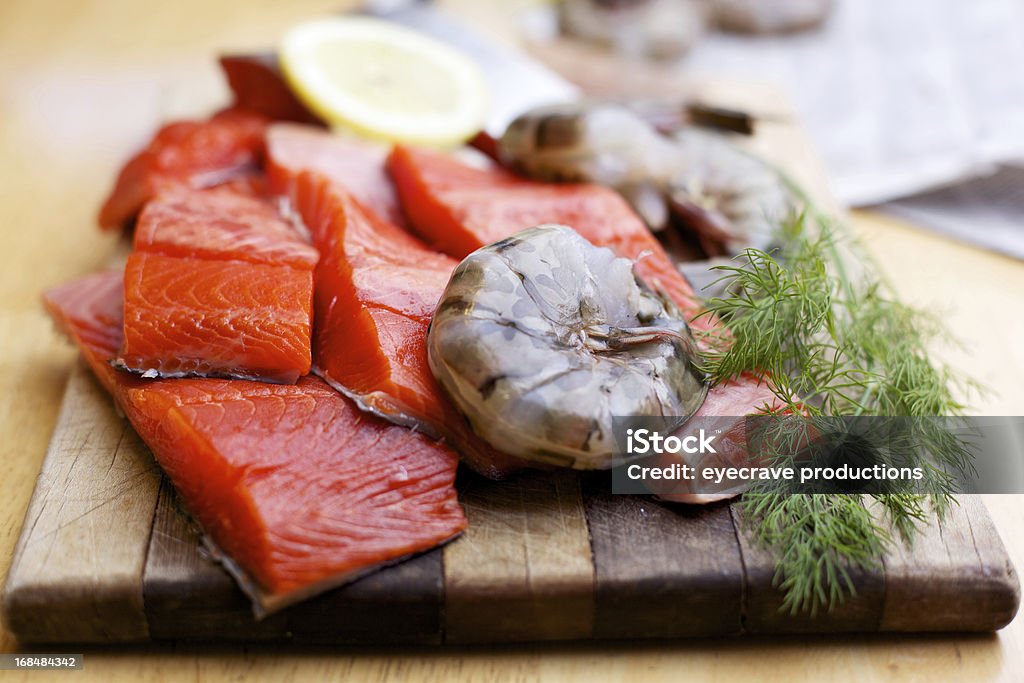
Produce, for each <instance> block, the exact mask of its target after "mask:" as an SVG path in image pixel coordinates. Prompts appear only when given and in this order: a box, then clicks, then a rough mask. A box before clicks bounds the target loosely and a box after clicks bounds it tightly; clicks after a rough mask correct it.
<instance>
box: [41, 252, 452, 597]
mask: <svg viewBox="0 0 1024 683" xmlns="http://www.w3.org/2000/svg"><path fill="white" fill-rule="evenodd" d="M44 300H45V303H46V306H47V308H48V309H49V311H50V313H51V315H52V316H53V317H54V319H55V320H56V321H57V323H58V324H59V325H60V326H61V327H62V328H63V329H64V330H65V331H66V332H67V333H68V334H69V335H70V337H71V338H72V339H73V340H74V341H75V343H76V344H77V345H78V346H79V348H80V349H81V351H82V354H83V355H84V357H85V358H86V360H87V362H88V363H89V365H90V367H91V368H92V370H93V372H94V373H95V374H96V376H97V377H98V378H99V379H100V381H101V383H102V384H103V385H104V386H105V387H106V388H107V390H108V391H110V392H111V394H112V395H113V397H114V399H115V400H116V401H117V403H118V405H119V406H120V407H121V408H122V410H123V411H124V413H125V415H126V416H127V417H128V419H129V420H130V421H131V423H132V425H133V426H134V427H135V429H136V430H137V431H138V433H139V435H140V436H141V437H142V440H143V441H144V442H145V443H146V444H147V445H149V447H150V448H151V449H152V451H153V455H154V456H155V457H156V460H157V462H158V463H159V464H160V466H161V467H162V468H163V470H164V471H165V472H166V473H167V475H168V476H169V477H170V479H171V481H172V482H173V484H174V486H175V488H176V489H177V490H178V492H179V494H180V495H181V498H182V500H183V502H184V504H185V506H186V507H187V508H188V510H189V512H190V513H191V514H192V515H193V516H194V517H195V519H196V520H197V521H198V522H199V524H200V525H201V526H202V528H203V530H204V531H205V532H206V534H207V535H208V536H209V538H210V539H211V540H212V542H213V543H214V544H215V545H216V547H217V548H218V549H219V550H220V551H222V552H223V553H225V554H226V555H227V557H228V558H229V562H228V563H227V564H228V566H229V568H230V569H231V570H232V571H233V572H234V573H235V574H236V576H237V577H238V578H239V579H240V581H241V582H242V585H243V587H244V588H246V589H247V590H248V591H249V592H250V593H251V594H252V595H253V596H254V598H255V599H256V600H257V606H258V609H259V610H264V611H273V610H276V609H279V608H281V607H283V606H285V605H288V604H291V603H293V602H295V601H297V600H300V599H303V598H305V597H308V596H310V595H312V594H315V593H317V592H320V591H323V590H326V589H327V588H329V587H332V586H336V585H340V584H342V583H345V582H348V581H351V580H353V579H355V578H357V577H359V576H361V575H363V574H366V573H367V572H369V571H372V570H373V569H374V568H377V567H380V566H382V565H386V564H391V563H393V562H395V561H398V560H399V559H401V558H404V557H406V556H409V555H411V554H415V553H419V552H423V551H425V550H428V549H430V548H433V547H435V546H437V545H438V544H440V543H444V542H445V541H447V540H449V539H451V538H453V537H455V536H457V535H458V534H459V533H461V532H462V531H463V530H464V529H465V528H466V520H465V517H464V515H463V513H462V509H461V508H460V507H459V504H458V502H457V499H456V494H455V489H454V480H455V470H456V466H457V459H456V457H455V455H454V454H453V453H452V452H451V451H450V450H448V449H447V448H446V447H445V446H443V445H441V444H439V443H437V442H435V441H433V440H431V439H428V438H426V437H425V436H423V435H421V434H417V433H415V432H413V431H411V430H408V429H405V428H403V427H398V426H395V425H391V424H389V423H387V422H385V421H382V420H379V419H378V418H376V417H374V416H372V415H368V414H366V413H365V412H363V411H360V410H359V409H358V408H357V407H356V406H355V405H354V404H353V403H352V402H351V401H350V400H348V399H347V398H345V397H344V396H342V395H341V394H339V393H338V392H336V391H334V390H333V389H331V388H330V387H329V386H327V385H326V384H325V383H324V382H323V381H322V380H320V379H318V378H315V377H305V378H302V379H301V380H300V381H299V383H298V384H295V385H273V384H266V383H263V382H252V381H247V380H220V379H170V380H156V381H145V380H141V379H138V378H136V377H134V376H132V375H129V374H126V373H122V372H119V371H117V370H115V369H114V368H112V367H111V366H110V364H109V361H110V359H111V358H112V357H113V355H114V354H115V353H116V351H117V349H118V347H119V345H120V342H121V340H120V336H121V334H120V330H121V325H120V323H121V321H120V317H121V301H122V292H121V276H120V273H114V272H110V273H99V274H96V275H92V276H88V277H86V278H83V279H81V280H77V281H75V282H71V283H68V284H66V285H63V286H60V287H57V288H55V289H52V290H50V291H49V292H47V294H46V295H45V297H44Z"/></svg>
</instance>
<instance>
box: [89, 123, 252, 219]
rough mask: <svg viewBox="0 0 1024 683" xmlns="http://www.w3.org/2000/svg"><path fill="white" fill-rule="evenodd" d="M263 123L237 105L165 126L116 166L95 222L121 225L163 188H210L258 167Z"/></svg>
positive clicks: (162, 190) (163, 189)
mask: <svg viewBox="0 0 1024 683" xmlns="http://www.w3.org/2000/svg"><path fill="white" fill-rule="evenodd" d="M266 126H267V118H266V117H264V116H261V115H259V114H255V113H252V112H247V111H243V110H238V109H227V110H225V111H222V112H219V113H217V114H215V115H214V116H213V117H211V118H210V119H209V120H207V121H179V122H177V123H170V124H168V125H166V126H164V127H163V128H161V129H160V130H159V131H158V132H157V134H156V136H154V137H153V139H152V140H151V141H150V142H149V144H148V145H147V146H146V147H145V149H143V150H141V151H140V152H139V153H138V154H136V155H135V156H134V157H132V158H131V159H130V160H129V161H128V163H127V164H125V166H124V168H122V169H121V172H120V174H119V175H118V177H117V182H116V183H115V185H114V189H113V190H112V191H111V193H110V196H109V197H107V199H106V201H105V202H104V203H103V206H102V208H101V209H100V214H99V223H100V226H102V227H104V228H107V229H116V228H120V227H122V226H123V225H125V224H126V223H128V222H129V221H131V219H133V218H134V217H135V215H136V214H137V213H138V212H139V210H141V209H142V207H143V205H145V203H146V202H148V201H149V200H151V199H153V198H155V197H157V196H159V195H160V194H161V193H162V192H164V191H166V190H170V189H176V188H182V187H185V188H200V187H210V186H213V185H218V184H220V183H223V182H225V181H229V180H232V179H234V178H238V177H239V176H243V175H245V174H247V173H250V172H253V171H255V170H257V168H258V165H259V162H260V159H261V158H262V156H263V132H264V130H265V128H266Z"/></svg>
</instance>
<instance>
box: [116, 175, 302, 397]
mask: <svg viewBox="0 0 1024 683" xmlns="http://www.w3.org/2000/svg"><path fill="white" fill-rule="evenodd" d="M316 262H317V252H316V250H315V249H314V248H313V247H311V246H310V245H309V244H306V243H305V242H303V241H302V240H301V239H300V238H299V235H298V233H297V232H296V230H295V229H294V228H293V227H292V226H291V225H290V224H289V223H287V222H285V221H284V220H282V219H281V218H280V217H279V216H278V214H277V211H276V210H275V209H274V207H273V205H272V204H270V202H268V201H265V200H262V199H258V198H256V197H253V196H249V195H248V194H246V193H244V192H240V191H238V190H235V189H232V188H216V189H212V190H175V191H171V192H169V193H165V194H164V195H163V196H161V197H160V198H158V199H154V200H152V201H151V202H149V203H148V204H147V205H146V208H145V209H144V210H143V211H142V213H141V214H140V216H139V220H138V225H137V227H136V231H135V251H134V252H133V253H132V254H131V256H129V257H128V264H127V266H126V268H125V275H124V284H125V316H124V344H123V347H122V349H121V354H120V356H119V357H118V360H117V363H118V365H119V366H120V367H122V368H124V369H127V370H131V371H133V372H139V373H143V374H144V375H145V376H160V377H181V376H186V375H199V376H222V377H248V378H261V379H267V380H271V381H276V382H286V383H294V382H295V381H296V380H297V379H298V378H299V377H300V376H302V375H304V374H306V373H308V372H309V368H310V364H311V335H312V307H313V267H314V266H315V265H316Z"/></svg>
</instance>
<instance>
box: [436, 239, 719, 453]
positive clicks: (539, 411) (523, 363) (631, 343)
mask: <svg viewBox="0 0 1024 683" xmlns="http://www.w3.org/2000/svg"><path fill="white" fill-rule="evenodd" d="M427 350H428V359H429V362H430V369H431V371H432V372H433V374H434V376H435V377H436V378H437V380H438V382H439V383H440V384H441V386H442V387H443V388H444V389H445V391H446V392H447V393H448V395H449V396H450V397H451V399H452V401H453V402H454V403H455V405H456V407H458V408H459V410H461V411H462V412H463V414H465V415H466V417H467V418H468V419H469V422H470V424H471V425H472V427H473V429H474V431H476V432H477V434H479V435H480V436H481V437H482V438H484V439H485V440H486V441H488V442H489V443H490V444H491V445H493V446H494V447H495V448H498V449H500V450H502V451H504V452H506V453H509V454H511V455H515V456H519V457H521V458H524V459H527V460H532V461H535V462H541V463H545V464H551V465H557V466H564V467H573V468H576V469H599V468H608V467H611V465H612V456H613V454H614V452H615V451H616V448H615V439H614V434H613V418H615V417H630V416H638V415H645V416H646V415H653V416H665V417H669V418H675V421H674V422H673V423H674V424H676V425H677V424H679V423H681V422H682V421H683V420H684V419H685V418H686V417H687V416H689V415H692V414H693V413H694V412H695V411H696V410H697V409H698V408H700V406H701V404H702V403H703V402H704V397H705V396H706V394H707V384H706V383H705V380H704V376H703V374H702V373H701V372H700V371H699V370H698V368H697V367H696V365H695V359H696V357H697V356H696V347H695V345H694V342H693V338H692V336H691V335H690V330H689V327H688V326H687V324H686V322H685V321H684V320H683V318H682V317H681V316H680V315H679V314H678V312H676V311H675V310H674V307H673V306H672V305H671V304H669V303H667V302H666V301H665V300H663V299H662V298H660V297H659V296H658V295H656V294H655V293H653V292H651V291H650V290H648V289H647V288H646V287H644V286H643V285H641V284H640V283H639V282H638V281H637V279H636V277H635V276H634V274H633V264H632V262H631V261H629V260H628V259H623V258H618V257H616V256H615V255H614V254H613V253H612V252H611V251H610V250H608V249H605V248H600V247H595V246H593V245H592V244H590V243H589V242H587V241H586V240H585V239H584V238H583V237H581V236H580V235H579V234H578V233H576V231H574V230H572V229H571V228H568V227H565V226H559V225H543V226H538V227H535V228H531V229H529V230H526V231H524V232H521V233H519V234H517V235H515V236H513V237H509V238H507V239H504V240H501V241H499V242H496V243H494V244H491V245H488V246H486V247H483V248H481V249H478V250H477V251H475V252H473V253H472V254H470V255H469V256H467V257H466V259H465V260H463V261H462V263H461V264H459V266H458V268H456V269H455V272H454V273H453V275H452V277H451V280H450V281H449V283H448V286H447V288H446V289H445V292H444V294H443V296H442V297H441V301H440V302H439V303H438V307H437V310H436V312H435V313H434V317H433V320H432V321H431V324H430V329H429V331H428V333H427ZM670 421H671V420H670Z"/></svg>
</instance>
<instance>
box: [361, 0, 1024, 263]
mask: <svg viewBox="0 0 1024 683" xmlns="http://www.w3.org/2000/svg"><path fill="white" fill-rule="evenodd" d="M380 4H381V5H386V4H395V3H386V2H381V3H380ZM480 4H484V3H480ZM519 26H520V30H521V33H522V35H523V36H524V37H525V39H527V40H529V41H533V42H534V43H536V44H541V45H542V44H544V42H545V41H556V40H557V38H556V37H557V36H563V37H568V38H570V39H574V40H578V41H580V42H581V43H584V42H585V43H589V44H591V45H593V46H601V47H602V48H603V49H604V50H606V51H607V52H608V53H609V54H615V55H617V59H618V61H619V62H620V63H626V64H629V63H632V64H634V65H635V64H639V63H642V62H651V63H655V64H657V67H656V68H657V69H658V70H659V71H660V72H662V73H663V74H664V73H665V72H671V73H673V74H675V75H684V74H685V75H688V76H689V77H690V78H694V79H699V78H717V79H721V78H727V79H734V80H736V81H743V82H748V83H763V84H767V85H769V86H772V87H774V88H777V89H778V90H779V92H781V93H783V94H784V95H785V96H786V97H788V98H789V101H790V103H791V105H792V107H793V108H794V110H795V112H796V115H797V117H798V118H799V120H800V122H801V124H802V125H803V126H804V127H805V128H806V130H807V131H808V133H809V135H810V136H811V138H812V140H813V142H814V144H815V147H816V149H817V151H818V153H819V154H820V155H821V157H822V159H823V161H824V164H825V167H826V170H827V171H828V176H829V179H830V182H831V188H832V191H833V193H834V194H835V196H836V197H837V198H838V200H839V201H840V202H841V203H843V204H846V205H849V206H854V207H861V206H877V207H879V208H880V209H882V210H883V211H885V212H888V213H891V214H893V215H897V216H900V217H902V218H905V219H908V220H911V221H913V222H914V223H916V224H918V225H922V226H925V227H927V228H929V229H931V230H935V231H938V232H942V233H945V234H947V235H950V236H953V237H955V238H956V239H959V240H963V241H966V242H969V243H972V244H977V245H980V246H983V247H985V248H988V249H992V250H995V251H998V252H1002V253H1005V254H1008V255H1011V256H1013V257H1015V258H1018V259H1024V227H1022V225H1021V223H1022V219H1024V3H1021V2H1019V0H976V1H975V2H962V1H960V0H900V1H899V2H891V1H890V0H562V1H561V2H553V3H523V4H522V5H521V7H520V9H519ZM564 63H565V62H563V64H564ZM608 68H609V69H613V67H608ZM640 68H642V69H648V70H649V69H650V68H651V67H649V66H643V67H640ZM634 71H635V69H634ZM629 72H630V69H629V67H628V66H627V67H625V68H624V69H620V70H619V72H618V73H619V74H620V78H621V74H624V73H629ZM612 80H614V77H612ZM623 80H626V79H623ZM621 86H622V87H623V88H626V89H628V88H629V87H630V86H629V85H628V84H625V83H623V84H621ZM611 87H614V84H611Z"/></svg>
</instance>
